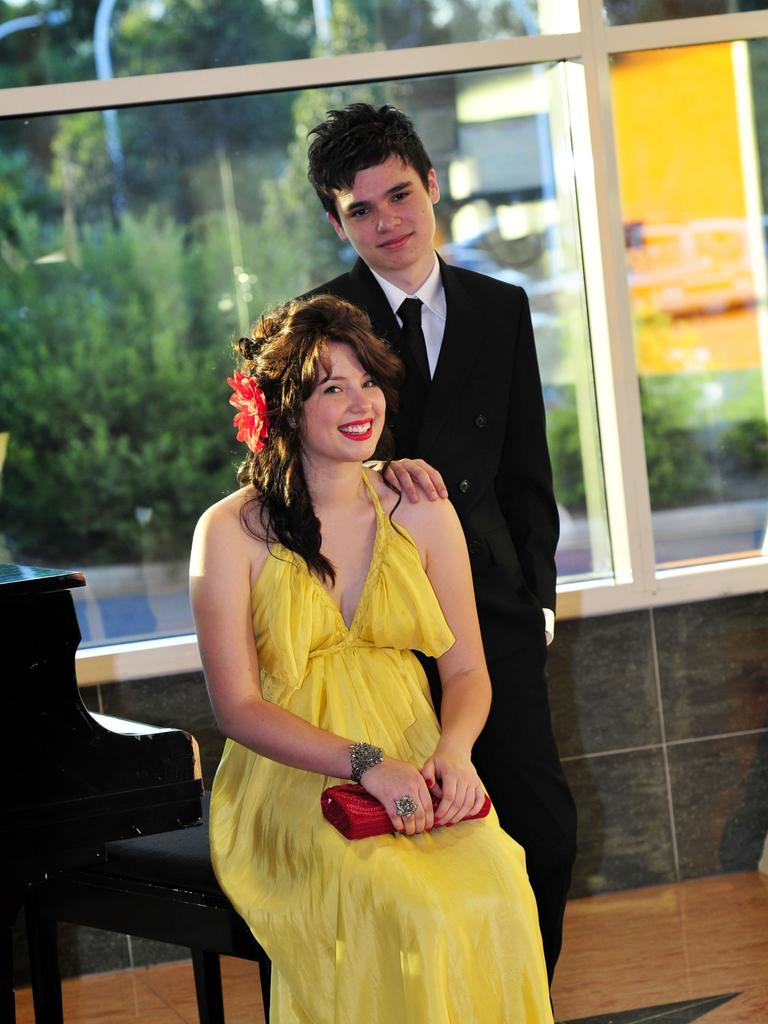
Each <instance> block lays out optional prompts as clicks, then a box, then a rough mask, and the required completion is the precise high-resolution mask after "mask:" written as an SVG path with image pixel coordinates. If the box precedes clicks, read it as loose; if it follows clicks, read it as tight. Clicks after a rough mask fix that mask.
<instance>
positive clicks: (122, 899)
mask: <svg viewBox="0 0 768 1024" xmlns="http://www.w3.org/2000/svg"><path fill="white" fill-rule="evenodd" d="M209 803H210V793H206V794H205V797H204V799H203V823H202V825H200V826H193V827H191V828H187V829H181V830H179V831H174V832H163V833H160V834H158V835H151V836H146V837H143V838H138V839H125V840H121V841H119V842H111V843H107V860H106V861H105V862H102V863H99V864H96V865H92V866H90V867H87V868H78V869H76V870H68V871H62V872H60V873H58V874H55V875H52V876H51V877H50V878H49V879H48V880H47V881H45V882H44V883H42V884H41V885H39V886H37V887H35V888H34V889H32V891H31V894H30V897H29V899H28V901H27V908H26V916H27V934H28V942H29V956H30V967H31V975H32V991H33V998H34V1003H35V1019H36V1020H37V1021H39V1022H42V1021H44V1022H45V1024H63V1015H62V1005H61V978H60V975H59V966H58V952H57V937H56V922H57V921H67V922H70V923H72V924H79V925H85V926H86V927H89V928H100V929H102V930H104V931H111V932H120V933H123V934H126V935H135V936H138V937H140V938H144V939H154V940H156V941H159V942H169V943H173V944H175V945H179V946H186V947H188V948H189V949H190V951H191V954H192V964H193V969H194V976H195V991H196V995H197V1006H198V1013H199V1015H200V1024H224V1004H223V995H222V987H221V969H220V963H219V956H221V955H225V956H236V957H241V958H242V959H244V960H253V961H255V962H256V963H258V965H259V976H260V981H261V993H262V1000H263V1003H264V1016H265V1019H266V1020H269V988H270V975H271V964H270V961H269V958H268V956H267V954H266V953H265V952H264V950H263V949H262V948H261V946H260V945H259V943H258V942H257V941H256V939H255V938H254V937H253V935H252V934H251V931H250V929H249V928H248V926H247V925H246V923H245V922H244V921H243V919H242V918H241V917H240V916H239V914H238V913H237V912H236V911H235V909H234V908H233V906H232V904H231V903H230V902H229V900H228V899H227V897H226V896H225V895H224V893H223V892H222V891H221V889H220V888H219V884H218V882H217V881H216V878H215V876H214V874H213V869H212V868H211V858H210V850H209V845H208V806H209Z"/></svg>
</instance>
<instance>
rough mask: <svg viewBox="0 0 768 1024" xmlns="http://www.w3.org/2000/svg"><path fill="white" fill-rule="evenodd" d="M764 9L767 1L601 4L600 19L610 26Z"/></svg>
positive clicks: (619, 0)
mask: <svg viewBox="0 0 768 1024" xmlns="http://www.w3.org/2000/svg"><path fill="white" fill-rule="evenodd" d="M767 9H768V0H603V16H604V18H605V21H606V22H607V24H609V25H632V24H636V23H637V22H643V21H667V20H670V19H672V18H698V17H702V16H704V15H707V14H738V13H739V12H741V11H764V10H767Z"/></svg>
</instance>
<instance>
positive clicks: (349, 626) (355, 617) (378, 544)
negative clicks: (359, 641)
mask: <svg viewBox="0 0 768 1024" xmlns="http://www.w3.org/2000/svg"><path fill="white" fill-rule="evenodd" d="M362 477H363V483H364V484H365V486H366V488H367V489H368V495H369V497H370V499H371V504H372V505H373V510H374V512H375V514H376V533H375V535H374V538H373V549H372V551H371V561H370V564H369V566H368V572H367V573H366V576H365V580H364V581H363V586H362V589H361V591H360V597H359V598H358V600H357V606H356V608H355V610H354V612H353V614H352V618H351V619H350V621H349V623H347V620H346V619H345V618H344V615H343V613H342V610H341V608H340V607H339V605H338V604H336V602H335V601H334V599H333V597H332V596H331V593H330V591H329V590H328V588H327V587H326V586H325V584H324V583H323V581H322V580H320V579H318V578H317V576H315V574H314V573H313V572H311V571H310V569H309V567H307V566H306V563H305V568H306V571H307V574H308V575H309V578H310V579H311V580H312V582H313V583H314V585H315V586H316V587H318V589H319V590H320V593H321V594H322V595H323V596H324V598H325V600H326V601H328V603H329V604H330V605H331V607H332V608H333V610H334V611H335V613H336V616H337V618H338V620H339V622H340V623H341V625H342V626H343V627H344V630H345V632H346V633H353V632H355V630H356V629H357V628H358V621H359V619H360V618H361V616H362V615H363V614H364V613H365V609H366V608H367V606H368V603H369V600H370V594H371V590H372V588H373V585H374V583H375V581H376V578H377V577H378V574H379V567H380V565H381V548H382V545H383V543H384V536H385V534H384V529H383V526H384V524H383V520H384V518H385V513H384V509H383V508H382V507H381V501H380V500H379V496H378V494H377V493H376V488H375V487H374V486H373V484H372V483H371V481H370V480H369V479H368V474H367V472H366V470H365V469H363V471H362ZM302 561H303V559H302Z"/></svg>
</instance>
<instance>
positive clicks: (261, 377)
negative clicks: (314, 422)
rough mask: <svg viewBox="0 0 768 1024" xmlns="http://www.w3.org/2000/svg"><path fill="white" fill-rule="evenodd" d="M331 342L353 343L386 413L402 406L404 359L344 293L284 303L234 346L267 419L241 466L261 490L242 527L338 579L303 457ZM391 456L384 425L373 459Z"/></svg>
mask: <svg viewBox="0 0 768 1024" xmlns="http://www.w3.org/2000/svg"><path fill="white" fill-rule="evenodd" d="M331 343H336V344H342V345H349V347H350V348H351V349H352V350H353V352H354V353H355V355H356V356H357V359H358V360H359V362H360V365H361V366H362V367H363V369H364V370H365V371H366V372H367V373H369V374H370V375H371V377H372V378H373V380H374V381H375V382H376V383H377V384H378V386H379V387H380V388H381V390H382V392H383V394H384V398H385V400H386V403H387V411H388V412H395V411H397V395H398V388H399V386H400V384H401V382H402V378H403V366H402V363H401V362H400V359H399V357H398V356H397V355H396V354H395V353H394V352H393V351H392V350H391V349H390V348H389V346H388V345H387V343H386V342H385V341H383V340H382V339H381V338H379V337H378V336H377V335H376V334H375V333H374V331H373V328H372V327H371V323H370V320H369V319H368V317H367V315H366V314H365V313H364V312H363V311H362V310H361V309H358V307H357V306H353V305H352V304H351V303H349V302H346V301H345V300H344V299H339V298H336V297H335V296H333V295H316V296H314V297H312V298H309V299H293V300H292V301H290V302H286V303H285V304H284V305H282V306H278V307H277V308H276V309H274V310H272V311H270V312H266V313H264V314H263V315H262V316H261V317H260V318H259V319H258V320H257V321H256V322H255V323H254V325H253V327H252V329H251V334H250V336H249V337H244V338H240V339H239V340H238V341H237V342H236V343H235V351H236V353H237V354H238V355H239V356H240V361H241V365H240V371H241V373H243V374H244V375H246V376H249V377H254V378H255V379H256V382H257V383H258V385H259V387H260V388H261V389H262V391H263V392H264V397H265V399H266V404H267V416H268V417H269V434H268V437H267V440H266V444H265V445H264V447H263V448H262V449H261V450H260V451H259V452H249V454H248V455H247V456H246V458H245V459H244V461H243V463H242V464H241V466H240V468H239V471H238V479H239V482H240V484H241V485H246V484H251V485H252V486H253V487H254V489H255V490H256V492H257V494H256V495H255V496H254V498H253V499H251V500H250V501H248V502H246V504H245V506H244V507H243V511H242V516H241V517H242V521H243V525H244V527H245V528H246V529H247V530H248V531H249V533H251V534H253V535H254V536H255V537H258V538H260V539H262V540H266V542H267V543H269V542H270V541H273V540H277V541H278V542H279V543H280V544H282V545H283V546H284V547H286V548H289V549H290V550H291V551H295V552H296V553H297V554H298V555H301V557H302V558H303V559H304V560H305V561H306V563H307V566H308V568H309V569H310V570H311V571H314V572H315V573H316V574H317V575H318V576H319V577H320V578H321V579H323V580H325V579H328V578H330V579H331V581H335V573H334V569H333V566H332V565H331V563H330V562H329V561H328V559H327V558H325V556H324V555H322V554H321V553H320V545H321V535H320V522H319V520H318V518H317V516H316V515H315V510H314V508H313V506H312V500H311V498H310V495H309V490H308V488H307V483H306V480H305V477H304V469H303V466H302V461H301V451H302V444H301V438H302V434H301V420H302V415H303V406H304V402H305V401H306V399H307V398H308V397H309V396H310V394H311V393H312V391H313V390H314V388H315V386H316V384H317V382H318V380H319V378H320V373H321V371H323V372H325V373H328V372H329V371H330V364H329V359H328V345H329V344H331ZM391 454H392V440H391V432H390V430H389V428H388V427H387V426H385V427H384V432H383V433H382V437H381V440H380V441H379V445H378V447H377V450H376V456H375V457H377V458H387V457H390V456H391Z"/></svg>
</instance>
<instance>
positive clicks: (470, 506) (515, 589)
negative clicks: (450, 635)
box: [309, 103, 576, 980]
mask: <svg viewBox="0 0 768 1024" xmlns="http://www.w3.org/2000/svg"><path fill="white" fill-rule="evenodd" d="M310 136H314V138H313V141H312V143H311V145H310V148H309V179H310V181H311V183H312V185H313V186H314V188H315V190H316V192H317V194H318V196H319V198H320V201H321V202H322V204H323V207H324V208H325V210H326V214H327V217H328V220H329V221H330V223H331V225H332V227H333V228H334V230H335V231H336V233H337V235H338V236H339V238H341V239H343V240H344V241H348V242H350V243H351V244H352V246H353V248H354V249H355V251H356V252H357V254H358V257H359V258H358V260H357V262H356V263H355V265H354V267H353V268H352V270H351V271H350V272H349V273H347V274H342V275H341V276H340V277H337V278H335V279H334V280H333V281H329V282H327V283H326V284H324V285H322V286H320V288H317V289H314V292H329V293H331V294H334V295H338V296H340V297H342V298H344V299H347V300H349V301H350V302H353V303H355V304H356V305H358V306H361V307H362V308H364V309H365V310H367V312H368V315H369V316H370V318H371V321H372V323H373V326H374V328H375V329H376V331H377V332H378V333H379V334H380V335H382V336H383V337H385V338H387V339H388V340H389V341H390V343H391V344H392V346H393V347H394V348H395V349H396V350H397V351H398V352H399V354H400V355H401V357H402V358H403V361H404V362H405V365H406V373H407V376H406V380H405V384H404V386H403V389H402V391H401V407H400V411H399V412H398V414H397V415H396V416H395V417H394V420H393V428H394V434H395V439H396V447H397V451H396V456H397V458H398V459H405V460H413V459H419V460H424V462H426V463H427V464H428V465H429V466H431V467H435V468H436V469H437V470H438V471H439V474H440V475H441V476H442V479H443V480H444V481H445V484H446V485H447V494H448V496H449V497H450V498H451V500H452V501H453V503H454V505H455V506H456V510H457V512H458V514H459V518H460V520H461V523H462V525H463V527H464V532H465V534H466V538H467V544H468V547H469V552H470V558H471V562H472V570H473V577H474V584H475V595H476V599H477V607H478V612H479V617H480V625H481V629H482V632H483V642H484V646H485V653H486V658H487V661H488V668H489V670H490V675H491V681H492V684H493V705H492V708H491V714H490V717H489V719H488V723H487V725H486V727H485V729H484V731H483V733H482V734H481V736H480V738H479V739H478V741H477V744H476V745H475V749H474V755H473V759H474V762H475V765H476V767H477V769H478V771H479V773H480V777H481V778H482V779H483V781H484V782H485V784H486V786H487V788H488V791H489V793H490V796H491V798H492V800H493V802H494V805H495V807H496V810H497V812H498V814H499V818H500V820H501V824H502V826H503V828H504V829H505V830H506V831H507V832H508V833H509V834H510V835H511V836H513V837H514V838H515V839H516V840H517V841H518V842H519V843H520V844H521V845H522V846H523V848H524V849H525V851H526V858H527V864H528V873H529V877H530V880H531V885H532V887H533V890H534V893H535V894H536V899H537V903H538V908H539V919H540V925H541V931H542V938H543V941H544V952H545V956H546V959H547V968H548V971H549V976H550V980H551V978H552V973H553V970H554V966H555V962H556V960H557V956H558V953H559V951H560V945H561V941H562V921H563V911H564V908H565V899H566V894H567V890H568V885H569V882H570V874H571V866H572V863H573V858H574V854H575V830H576V820H575V808H574V804H573V800H572V798H571V794H570V792H569V790H568V786H567V785H566V782H565V780H564V778H563V774H562V770H561V767H560V760H559V757H558V754H557V749H556V746H555V741H554V738H553V735H552V727H551V721H550V714H549V704H548V698H547V690H546V683H545V679H544V662H545V658H546V643H547V641H548V640H550V639H551V636H552V631H553V630H554V608H555V579H556V570H555V561H554V554H555V547H556V544H557V539H558V532H559V525H558V514H557V506H556V504H555V499H554V494H553V490H552V473H551V467H550V460H549V453H548V450H547V441H546V434H545V425H544V403H543V398H542V391H541V381H540V377H539V370H538V364H537V360H536V350H535V348H534V342H533V331H532V327H531V317H530V311H529V308H528V300H527V297H526V295H525V293H524V292H523V290H522V289H521V288H518V287H516V286H514V285H510V284H504V283H502V282H500V281H497V280H495V279H494V278H491V277H486V276H485V275H482V274H476V273H473V272H472V271H468V270H464V269H461V268H458V267H452V266H449V265H448V264H446V263H444V262H443V261H442V260H441V259H440V258H439V257H438V256H437V254H436V253H435V250H434V247H433V238H434V234H435V216H434V205H435V203H437V201H438V200H439V198H440V189H439V186H438V182H437V176H436V174H435V170H434V168H433V167H432V164H431V161H430V159H429V157H428V155H427V153H426V151H425V149H424V146H423V145H422V143H421V140H420V139H419V137H418V135H417V134H416V132H415V130H414V127H413V124H412V123H411V121H410V120H409V119H408V118H407V117H406V116H405V115H404V114H403V113H402V112H400V111H398V110H396V109H395V108H393V107H389V106H386V107H381V108H379V109H376V108H374V107H372V106H369V105H368V104H363V103H355V104H351V105H350V106H349V107H346V108H345V109H344V110H334V111H329V113H328V116H327V117H326V119H325V121H323V122H322V123H321V124H319V125H317V126H316V127H315V128H314V129H313V130H312V131H311V132H310ZM405 300H410V301H409V302H407V303H405V305H403V303H404V301H405ZM396 473H397V479H398V481H399V483H400V485H401V486H402V487H403V489H404V490H405V491H406V493H408V494H409V496H410V497H412V498H414V497H415V487H414V482H413V481H418V482H420V483H421V486H422V488H423V489H424V490H425V491H427V493H429V494H430V496H431V497H436V496H437V492H438V491H439V492H440V493H442V494H443V495H445V493H446V492H445V489H444V488H443V487H442V481H441V480H440V479H439V477H438V476H437V475H435V477H434V478H432V479H430V476H429V473H428V469H425V467H424V465H423V463H422V462H416V463H413V462H409V461H405V462H404V463H403V464H402V466H401V467H400V468H399V469H398V468H397V467H396ZM411 478H412V479H411ZM433 483H435V484H436V488H435V489H433ZM434 675H436V674H435V673H433V676H434ZM433 681H434V680H433V679H431V680H430V682H431V683H433ZM433 694H434V695H435V697H436V698H437V697H439V694H438V693H436V692H435V688H434V685H433Z"/></svg>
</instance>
